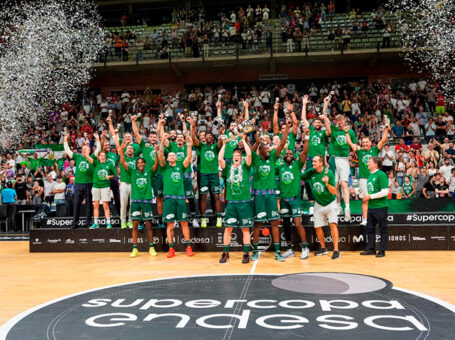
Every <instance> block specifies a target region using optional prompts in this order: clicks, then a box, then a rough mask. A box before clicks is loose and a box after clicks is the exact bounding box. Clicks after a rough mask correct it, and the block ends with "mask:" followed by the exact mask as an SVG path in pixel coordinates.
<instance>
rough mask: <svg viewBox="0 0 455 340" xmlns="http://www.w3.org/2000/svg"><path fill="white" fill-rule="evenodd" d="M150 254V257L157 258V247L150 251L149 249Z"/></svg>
mask: <svg viewBox="0 0 455 340" xmlns="http://www.w3.org/2000/svg"><path fill="white" fill-rule="evenodd" d="M149 254H150V256H156V255H158V254H157V253H156V250H155V247H150V249H149Z"/></svg>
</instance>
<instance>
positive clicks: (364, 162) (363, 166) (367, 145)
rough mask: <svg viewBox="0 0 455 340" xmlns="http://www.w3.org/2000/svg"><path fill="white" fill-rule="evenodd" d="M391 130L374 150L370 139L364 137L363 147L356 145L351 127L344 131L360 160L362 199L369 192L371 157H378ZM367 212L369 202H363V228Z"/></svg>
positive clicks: (386, 131) (385, 131) (386, 132)
mask: <svg viewBox="0 0 455 340" xmlns="http://www.w3.org/2000/svg"><path fill="white" fill-rule="evenodd" d="M389 129H390V126H389V125H387V126H386V127H385V130H384V133H383V135H382V138H381V140H380V141H379V143H378V145H376V146H375V147H373V148H372V147H371V140H370V138H368V137H364V138H363V139H362V147H360V146H358V145H357V144H354V143H353V142H352V141H351V136H350V134H349V130H350V127H349V126H345V127H344V131H345V132H346V140H347V142H348V144H349V146H350V147H351V149H352V150H353V151H354V152H355V153H356V155H357V158H358V159H359V186H360V191H361V194H360V197H363V194H364V193H367V192H368V189H367V179H368V177H369V176H370V170H368V161H369V160H370V158H371V157H377V156H378V155H379V151H381V150H382V148H383V147H384V145H385V143H387V138H388V137H389ZM367 212H368V202H367V201H362V222H361V223H360V225H362V226H366V225H367Z"/></svg>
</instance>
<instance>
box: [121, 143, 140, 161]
mask: <svg viewBox="0 0 455 340" xmlns="http://www.w3.org/2000/svg"><path fill="white" fill-rule="evenodd" d="M122 142H123V139H119V144H122ZM128 145H131V146H132V147H133V149H134V156H135V157H139V155H140V154H141V153H142V151H141V146H140V145H139V144H136V143H131V144H128ZM123 153H124V154H125V157H126V146H125V149H124V150H123Z"/></svg>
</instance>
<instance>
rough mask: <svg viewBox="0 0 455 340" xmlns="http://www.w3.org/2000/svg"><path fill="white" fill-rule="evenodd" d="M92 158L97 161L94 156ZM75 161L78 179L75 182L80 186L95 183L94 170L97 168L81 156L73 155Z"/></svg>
mask: <svg viewBox="0 0 455 340" xmlns="http://www.w3.org/2000/svg"><path fill="white" fill-rule="evenodd" d="M90 157H91V158H92V159H93V160H95V159H96V157H95V156H94V155H92V156H90ZM73 159H74V161H75V162H76V178H75V179H74V182H75V183H79V184H87V183H88V184H90V183H93V169H95V167H94V166H93V165H92V164H90V162H89V161H88V160H87V158H85V157H84V156H82V155H81V154H78V153H73Z"/></svg>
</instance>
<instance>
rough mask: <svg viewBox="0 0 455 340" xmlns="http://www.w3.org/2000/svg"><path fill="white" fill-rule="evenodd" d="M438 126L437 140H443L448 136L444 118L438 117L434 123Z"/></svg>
mask: <svg viewBox="0 0 455 340" xmlns="http://www.w3.org/2000/svg"><path fill="white" fill-rule="evenodd" d="M434 124H435V125H436V131H435V136H436V138H439V139H440V138H442V137H445V136H446V135H447V124H446V122H444V121H443V120H442V116H441V115H440V116H438V119H437V120H436V122H435V123H434Z"/></svg>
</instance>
